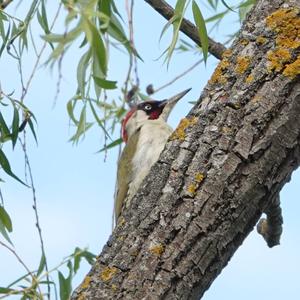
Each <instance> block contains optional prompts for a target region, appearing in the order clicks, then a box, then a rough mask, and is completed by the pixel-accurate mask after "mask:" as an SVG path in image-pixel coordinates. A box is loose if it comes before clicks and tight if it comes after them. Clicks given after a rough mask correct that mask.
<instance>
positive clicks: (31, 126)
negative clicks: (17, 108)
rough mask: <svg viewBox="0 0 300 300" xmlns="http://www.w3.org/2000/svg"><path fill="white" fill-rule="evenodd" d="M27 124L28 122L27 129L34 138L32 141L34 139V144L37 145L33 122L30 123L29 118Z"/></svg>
mask: <svg viewBox="0 0 300 300" xmlns="http://www.w3.org/2000/svg"><path fill="white" fill-rule="evenodd" d="M27 122H28V124H29V127H30V130H31V132H32V134H33V137H34V139H35V142H36V143H37V142H38V140H37V136H36V133H35V130H34V125H33V122H32V120H31V118H29V119H28V121H27Z"/></svg>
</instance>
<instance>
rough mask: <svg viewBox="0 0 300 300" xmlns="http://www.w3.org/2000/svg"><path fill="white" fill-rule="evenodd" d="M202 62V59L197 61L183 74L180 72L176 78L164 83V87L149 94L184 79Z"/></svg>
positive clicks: (158, 89)
mask: <svg viewBox="0 0 300 300" xmlns="http://www.w3.org/2000/svg"><path fill="white" fill-rule="evenodd" d="M202 62H203V58H202V59H200V60H198V61H197V62H195V63H194V64H193V65H192V66H190V67H189V68H188V69H186V70H185V71H184V72H182V73H181V74H179V75H177V76H176V77H174V78H173V79H172V80H170V81H169V82H167V83H165V84H164V85H162V86H160V87H159V88H157V89H155V90H153V91H152V93H151V94H154V93H157V92H158V91H160V90H162V89H164V88H166V87H168V86H170V85H171V84H173V83H174V82H175V81H177V80H178V79H180V78H181V77H184V76H185V75H186V74H188V73H189V72H191V71H192V70H193V69H195V68H196V67H197V66H198V65H200V64H201V63H202Z"/></svg>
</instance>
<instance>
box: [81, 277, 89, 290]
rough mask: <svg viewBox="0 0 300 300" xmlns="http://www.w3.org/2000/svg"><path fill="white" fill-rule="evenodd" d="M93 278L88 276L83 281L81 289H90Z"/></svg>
mask: <svg viewBox="0 0 300 300" xmlns="http://www.w3.org/2000/svg"><path fill="white" fill-rule="evenodd" d="M91 280H92V279H91V277H90V276H86V277H85V278H84V280H83V283H82V284H81V286H80V287H81V288H82V289H83V290H84V289H86V288H88V287H89V286H90V282H91Z"/></svg>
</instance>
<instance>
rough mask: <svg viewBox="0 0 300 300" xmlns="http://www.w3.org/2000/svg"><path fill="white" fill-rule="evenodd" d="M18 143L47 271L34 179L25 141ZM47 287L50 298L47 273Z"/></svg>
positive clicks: (46, 265)
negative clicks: (20, 146) (30, 192)
mask: <svg viewBox="0 0 300 300" xmlns="http://www.w3.org/2000/svg"><path fill="white" fill-rule="evenodd" d="M24 135H25V131H24ZM25 140H26V139H25V136H24V141H25ZM19 141H20V144H21V145H22V149H23V152H24V157H25V164H26V167H27V170H28V174H29V178H30V187H31V190H32V197H33V206H32V207H33V210H34V214H35V222H36V223H35V226H36V228H37V230H38V234H39V239H40V244H41V251H42V255H43V256H44V258H45V269H46V272H47V273H48V263H47V257H46V251H45V246H44V240H43V235H42V228H41V224H40V220H39V214H38V209H37V198H36V192H35V185H34V180H33V175H32V170H31V165H30V162H29V158H28V155H27V150H26V144H25V142H24V143H23V142H22V141H21V139H19ZM47 282H48V283H47V289H48V291H47V292H48V299H50V292H51V288H50V284H49V282H50V278H49V276H48V275H47Z"/></svg>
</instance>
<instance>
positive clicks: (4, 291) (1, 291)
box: [0, 287, 14, 294]
mask: <svg viewBox="0 0 300 300" xmlns="http://www.w3.org/2000/svg"><path fill="white" fill-rule="evenodd" d="M13 291H14V290H13V289H9V288H5V287H0V294H9V293H11V292H13Z"/></svg>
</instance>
